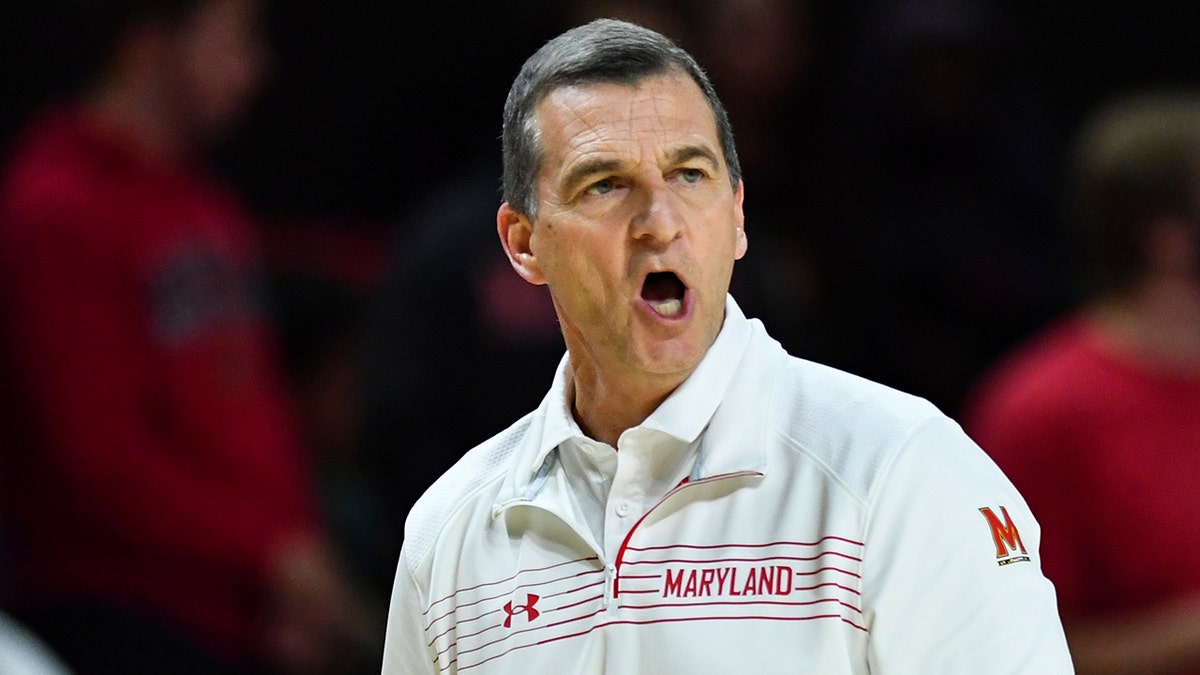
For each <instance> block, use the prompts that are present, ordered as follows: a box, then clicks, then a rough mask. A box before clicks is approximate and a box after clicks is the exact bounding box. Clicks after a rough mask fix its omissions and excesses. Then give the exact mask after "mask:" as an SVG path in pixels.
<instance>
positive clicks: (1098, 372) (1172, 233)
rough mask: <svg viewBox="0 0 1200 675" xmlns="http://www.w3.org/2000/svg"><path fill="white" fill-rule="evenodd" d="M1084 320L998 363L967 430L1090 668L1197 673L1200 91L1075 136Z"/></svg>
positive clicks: (1124, 108)
mask: <svg viewBox="0 0 1200 675" xmlns="http://www.w3.org/2000/svg"><path fill="white" fill-rule="evenodd" d="M1068 166H1069V169H1070V171H1069V172H1068V174H1067V176H1068V180H1067V186H1068V187H1067V188H1066V189H1064V195H1065V198H1064V201H1065V203H1066V204H1067V205H1068V206H1069V211H1068V213H1069V214H1070V220H1071V222H1072V224H1073V226H1074V227H1073V230H1074V232H1075V233H1076V234H1077V235H1078V238H1077V244H1076V246H1077V250H1078V252H1079V254H1080V260H1081V262H1082V263H1083V266H1082V269H1083V270H1084V271H1085V272H1086V278H1087V280H1088V284H1087V286H1086V294H1085V295H1084V296H1083V297H1082V299H1081V301H1080V302H1079V303H1078V305H1077V307H1076V309H1075V310H1073V311H1071V312H1068V313H1066V315H1064V316H1063V317H1061V318H1060V319H1059V320H1057V321H1054V322H1051V324H1050V325H1048V326H1045V327H1044V328H1043V330H1042V332H1041V333H1040V334H1037V335H1035V336H1033V337H1031V338H1029V339H1028V341H1027V342H1026V343H1025V344H1023V345H1021V346H1019V347H1018V348H1016V349H1015V350H1014V351H1013V353H1011V354H1010V355H1009V356H1007V357H1006V358H1004V359H1003V360H1001V361H1000V362H998V363H997V364H994V367H993V369H992V370H991V371H990V372H988V373H987V374H986V375H985V376H984V377H982V378H981V379H980V381H979V382H978V383H977V384H976V387H975V390H974V392H973V394H972V395H971V397H970V399H969V405H968V408H967V410H966V411H965V413H964V414H965V418H964V424H965V427H966V429H967V431H968V432H969V433H970V434H971V435H972V437H974V438H975V440H976V441H977V442H978V443H979V444H980V445H981V446H982V447H983V448H984V449H985V450H986V451H987V452H988V453H989V454H991V455H992V456H993V457H994V458H995V459H996V461H997V462H998V463H999V465H1000V466H1001V468H1003V469H1004V470H1005V472H1006V473H1008V475H1009V476H1010V477H1011V478H1012V480H1013V481H1014V483H1015V484H1016V486H1017V487H1018V488H1019V489H1020V490H1021V491H1022V493H1023V494H1024V495H1025V496H1026V497H1027V499H1028V501H1029V505H1030V506H1031V507H1032V509H1033V511H1034V513H1035V514H1037V516H1038V518H1039V520H1040V521H1041V523H1042V526H1043V534H1044V537H1043V539H1042V558H1043V561H1044V564H1045V570H1046V575H1047V576H1048V577H1049V578H1050V580H1051V581H1052V582H1054V584H1055V586H1056V587H1057V588H1058V593H1059V602H1060V608H1061V612H1062V619H1063V626H1064V628H1065V630H1066V634H1067V638H1068V642H1069V645H1070V648H1071V651H1072V654H1073V657H1074V659H1075V664H1076V667H1077V669H1078V672H1080V673H1139V674H1141V675H1150V674H1154V673H1200V539H1198V538H1197V537H1196V536H1195V535H1196V532H1197V529H1196V523H1198V522H1200V505H1197V503H1196V500H1195V499H1194V494H1195V490H1196V488H1197V486H1200V462H1197V461H1196V452H1197V450H1198V449H1200V91H1197V90H1194V89H1193V90H1186V91H1155V92H1142V93H1137V94H1132V93H1131V94H1127V95H1124V96H1121V97H1118V98H1117V99H1116V100H1113V101H1110V102H1108V103H1107V104H1106V105H1104V106H1101V107H1100V108H1099V109H1097V110H1094V111H1093V112H1092V115H1091V117H1090V118H1089V119H1088V120H1086V123H1085V124H1084V125H1083V127H1082V128H1081V130H1080V131H1079V133H1078V138H1077V142H1076V146H1075V150H1074V153H1073V155H1072V158H1071V162H1070V163H1069V165H1068Z"/></svg>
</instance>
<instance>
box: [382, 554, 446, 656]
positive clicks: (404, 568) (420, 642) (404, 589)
mask: <svg viewBox="0 0 1200 675" xmlns="http://www.w3.org/2000/svg"><path fill="white" fill-rule="evenodd" d="M424 606H425V605H424V603H422V602H421V596H420V591H419V589H418V587H417V582H416V580H415V579H414V578H413V574H412V571H411V570H410V569H409V567H408V564H407V560H406V558H405V551H404V550H403V549H401V551H400V564H399V566H398V567H397V569H396V583H395V586H394V587H393V589H392V601H391V605H390V606H389V608H388V621H387V634H386V637H385V638H384V644H383V675H436V674H437V673H440V672H441V671H440V669H439V668H438V663H437V655H436V654H434V653H433V652H432V651H431V649H430V647H429V639H428V636H427V635H426V634H425V627H424V613H423V611H422V610H421V608H422V607H424Z"/></svg>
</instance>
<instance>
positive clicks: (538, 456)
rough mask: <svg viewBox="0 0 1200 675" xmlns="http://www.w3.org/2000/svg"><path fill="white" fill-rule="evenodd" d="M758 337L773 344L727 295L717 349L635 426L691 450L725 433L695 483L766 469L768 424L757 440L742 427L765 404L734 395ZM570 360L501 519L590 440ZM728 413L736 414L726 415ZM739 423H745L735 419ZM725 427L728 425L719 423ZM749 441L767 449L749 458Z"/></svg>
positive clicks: (704, 452)
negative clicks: (572, 398) (562, 455)
mask: <svg viewBox="0 0 1200 675" xmlns="http://www.w3.org/2000/svg"><path fill="white" fill-rule="evenodd" d="M756 333H760V334H762V336H763V337H766V336H765V332H764V331H763V330H762V327H761V324H760V323H759V322H758V321H751V320H748V319H747V318H746V316H745V314H743V313H742V310H741V308H740V307H738V305H737V303H736V302H735V301H734V299H733V297H732V296H730V295H728V294H727V295H726V299H725V320H724V323H723V324H722V326H721V331H720V333H718V334H717V339H716V340H715V341H714V342H713V345H712V347H710V348H709V350H708V352H707V353H706V354H705V355H704V358H703V359H701V361H700V364H699V365H697V367H696V370H695V371H693V372H692V374H691V375H689V376H688V378H687V379H686V380H684V382H683V384H681V385H680V386H679V387H678V388H677V389H676V390H675V391H674V392H672V393H671V395H670V396H668V397H667V399H666V400H664V401H663V402H662V404H661V405H659V407H658V408H656V409H655V410H654V412H653V413H651V414H650V416H649V417H647V418H646V420H645V421H643V422H642V423H641V424H640V425H638V427H635V428H644V429H653V430H655V431H658V432H661V433H665V434H667V435H670V436H672V437H674V438H677V439H679V440H680V441H683V442H684V443H687V444H691V443H692V442H694V441H695V440H696V439H697V438H699V437H700V435H701V433H703V432H704V431H705V429H706V428H709V427H710V426H719V427H722V428H720V429H716V428H714V429H710V432H709V434H708V435H707V436H708V437H706V439H705V441H703V442H701V444H700V450H699V455H698V457H697V459H696V463H695V468H694V469H693V471H692V476H691V477H690V479H689V480H692V481H695V480H697V479H701V478H708V477H713V476H715V475H718V474H723V473H735V472H739V471H761V469H762V464H763V455H762V451H761V448H763V447H764V445H763V443H761V442H760V441H761V440H763V439H760V438H758V436H760V435H761V434H762V433H765V432H763V431H762V429H763V427H764V426H765V425H762V424H756V425H754V426H755V427H756V428H757V430H756V431H754V432H753V433H750V434H747V433H745V428H744V427H743V426H742V425H744V424H746V423H747V422H748V420H747V419H746V417H747V416H748V415H749V414H753V413H754V411H748V410H747V409H746V408H745V404H746V403H748V402H751V401H754V400H755V399H756V398H757V397H755V396H751V397H750V398H742V396H741V395H739V396H736V397H730V396H729V395H728V394H729V393H730V391H731V389H745V388H746V385H745V384H744V383H743V384H742V385H740V386H739V385H737V384H736V381H735V376H737V375H738V374H739V370H740V369H742V368H743V365H744V364H743V362H744V360H745V359H746V356H747V350H748V347H749V345H750V341H751V338H752V337H753V336H754V335H755V334H756ZM569 359H570V355H569V354H566V355H564V356H563V358H562V360H561V361H560V362H559V365H558V369H557V371H556V373H555V376H554V381H553V383H552V384H551V386H550V391H549V392H547V394H546V397H545V398H544V399H542V403H541V405H540V406H539V407H538V409H537V411H535V413H534V415H533V424H531V425H530V427H529V431H528V433H527V434H526V436H525V438H524V441H523V442H522V444H521V447H519V448H518V449H517V450H516V452H515V453H514V464H513V465H512V470H510V471H509V474H508V476H507V478H506V480H505V485H504V487H503V489H501V491H500V494H499V495H498V498H497V501H496V503H495V505H494V507H493V513H494V514H498V513H499V512H500V511H502V510H503V509H504V508H506V507H508V506H510V505H513V504H515V503H520V502H529V501H532V500H533V498H534V497H536V496H537V495H538V494H539V493H540V492H541V491H542V488H543V487H544V486H545V483H546V481H547V480H549V478H550V476H551V474H552V473H553V472H554V470H555V468H556V467H558V466H559V464H558V447H559V445H561V444H562V443H563V442H564V441H567V440H570V439H575V438H578V439H582V438H583V437H584V436H583V432H582V431H581V430H580V428H579V425H578V424H577V423H576V422H575V419H574V416H573V415H572V414H571V411H570V408H569V406H568V405H567V400H568V397H567V386H568V384H567V383H568V381H569V378H568V374H567V368H568V367H569ZM736 379H744V378H736ZM755 379H756V380H757V378H755ZM751 385H752V387H751V391H750V392H745V393H756V394H759V395H761V390H762V388H763V382H762V381H761V380H757V381H756V382H752V383H751ZM727 399H732V400H727ZM739 399H740V400H739ZM723 404H724V405H723ZM722 410H726V411H728V412H727V413H724V414H723V413H722ZM734 413H736V415H735V414H734ZM734 417H740V418H741V419H740V420H739V419H732V418H734ZM718 420H722V421H723V422H722V423H721V424H716V422H717V421H718ZM726 421H727V422H726ZM730 423H732V424H733V425H735V426H736V427H738V428H740V431H741V432H742V433H741V438H740V439H738V433H737V431H738V429H729V430H726V429H724V428H723V427H726V426H730ZM710 441H717V442H710ZM747 441H751V442H752V443H754V445H755V446H756V447H757V448H759V450H757V451H746V450H745V448H747V447H748V446H747Z"/></svg>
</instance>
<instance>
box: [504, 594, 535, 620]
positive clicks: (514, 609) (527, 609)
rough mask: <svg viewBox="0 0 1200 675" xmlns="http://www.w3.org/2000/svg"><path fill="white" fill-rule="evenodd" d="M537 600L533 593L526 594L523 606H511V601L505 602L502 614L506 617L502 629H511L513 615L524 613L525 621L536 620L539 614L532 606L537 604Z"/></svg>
mask: <svg viewBox="0 0 1200 675" xmlns="http://www.w3.org/2000/svg"><path fill="white" fill-rule="evenodd" d="M538 599H539V596H536V595H534V594H533V593H528V594H526V595H525V604H523V605H516V606H513V604H512V600H509V601H508V602H506V603H505V604H504V613H505V614H507V615H508V616H506V617H504V627H505V628H511V627H512V620H513V615H515V614H520V613H522V612H524V613H525V620H526V621H534V620H536V619H537V618H538V615H539V614H541V612H539V611H537V609H536V608H534V605H536V604H537V601H538Z"/></svg>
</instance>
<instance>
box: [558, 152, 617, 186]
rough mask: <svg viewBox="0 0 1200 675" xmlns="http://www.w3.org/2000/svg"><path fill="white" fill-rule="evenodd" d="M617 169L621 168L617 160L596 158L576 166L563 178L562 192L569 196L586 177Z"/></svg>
mask: <svg viewBox="0 0 1200 675" xmlns="http://www.w3.org/2000/svg"><path fill="white" fill-rule="evenodd" d="M619 168H621V162H620V160H617V159H604V158H596V159H589V160H587V161H586V162H581V163H579V164H576V165H575V166H573V167H571V170H570V171H568V172H567V175H566V176H564V177H563V180H562V191H563V193H564V194H571V193H573V192H575V189H576V188H577V187H578V186H579V184H580V183H582V182H583V181H584V180H586V179H587V178H588V177H590V176H594V175H596V174H602V173H609V172H612V171H616V170H617V169H619Z"/></svg>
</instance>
